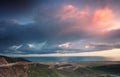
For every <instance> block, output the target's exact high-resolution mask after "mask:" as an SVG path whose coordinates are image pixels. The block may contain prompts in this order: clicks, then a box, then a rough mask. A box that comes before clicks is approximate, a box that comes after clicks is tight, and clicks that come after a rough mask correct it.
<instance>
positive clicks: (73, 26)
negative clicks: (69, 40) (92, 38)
mask: <svg viewBox="0 0 120 77" xmlns="http://www.w3.org/2000/svg"><path fill="white" fill-rule="evenodd" d="M58 17H60V21H65V22H68V23H70V24H69V25H68V26H67V27H66V29H65V31H62V32H79V31H83V32H85V33H86V32H87V33H88V34H101V33H102V32H103V31H106V30H108V29H111V28H114V27H116V26H118V25H116V23H117V22H115V21H114V20H115V13H114V12H113V10H112V9H111V8H109V7H105V8H99V9H94V11H91V8H89V7H85V8H83V9H79V8H77V7H75V6H73V5H71V4H68V5H64V6H62V7H61V9H60V10H59V13H58Z"/></svg>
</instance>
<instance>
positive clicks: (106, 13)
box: [0, 0, 120, 54]
mask: <svg viewBox="0 0 120 77" xmlns="http://www.w3.org/2000/svg"><path fill="white" fill-rule="evenodd" d="M13 1H14V0H13ZM3 3H4V4H6V2H3ZM7 3H9V2H7ZM15 3H17V2H15ZM21 3H22V4H23V3H25V4H26V3H27V1H26V2H21ZM108 3H109V4H108ZM11 4H14V2H12V3H10V4H9V6H11ZM17 4H20V3H17ZM35 4H36V5H35V6H34V2H33V4H32V2H30V4H29V5H24V6H28V7H27V8H29V9H28V10H30V9H31V10H30V11H28V10H27V9H26V8H25V9H26V11H27V14H28V15H29V16H26V18H27V17H28V19H29V17H30V19H32V21H29V22H30V23H27V24H22V23H20V22H19V19H22V21H24V22H27V20H26V18H24V17H23V16H25V15H26V13H23V14H24V15H19V16H20V18H16V17H15V16H14V14H17V15H18V13H17V11H15V13H13V14H12V13H11V10H13V9H14V8H11V7H9V8H7V7H5V8H3V9H5V10H6V9H9V10H10V12H8V13H9V14H10V16H8V18H7V17H6V16H4V15H3V16H0V17H4V19H2V18H0V20H1V21H0V53H5V54H6V53H13V54H20V53H21V54H29V53H39V54H42V53H73V52H86V51H87V52H88V51H97V50H99V51H101V50H110V49H114V48H119V47H120V42H119V41H120V40H119V39H120V36H119V34H120V27H119V26H120V23H119V22H118V21H119V14H118V13H119V11H118V10H117V11H118V13H116V11H115V10H116V7H118V6H116V7H112V6H113V5H115V4H116V3H112V2H111V1H110V2H109V1H107V0H105V1H98V2H97V1H95V3H93V0H90V1H88V2H87V1H83V0H81V1H79V0H75V2H74V1H72V0H70V1H64V0H62V1H60V2H59V1H52V0H50V1H48V0H45V1H38V3H36V2H35ZM37 4H39V5H37ZM80 4H81V5H80ZM30 5H32V8H33V9H32V8H31V7H30ZM95 5H96V7H95ZM101 5H104V6H101ZM1 6H3V5H1ZM14 6H16V8H15V10H16V9H17V10H19V9H21V11H23V12H24V10H25V9H23V8H19V6H20V5H14ZM0 10H1V9H0ZM28 12H30V13H32V14H30V13H28ZM0 15H2V14H0ZM7 15H8V14H7ZM11 16H12V17H15V19H11Z"/></svg>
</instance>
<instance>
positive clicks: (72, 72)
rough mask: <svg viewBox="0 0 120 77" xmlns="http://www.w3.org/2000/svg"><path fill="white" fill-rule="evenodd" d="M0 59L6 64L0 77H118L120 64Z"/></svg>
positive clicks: (119, 75)
mask: <svg viewBox="0 0 120 77" xmlns="http://www.w3.org/2000/svg"><path fill="white" fill-rule="evenodd" d="M0 58H2V59H3V58H4V60H5V59H6V61H7V62H8V63H5V64H1V65H0V77H120V73H119V71H120V62H76V63H71V62H29V61H27V60H25V59H22V58H18V59H17V58H10V57H5V56H1V57H0ZM6 61H5V62H6ZM14 62H15V63H14Z"/></svg>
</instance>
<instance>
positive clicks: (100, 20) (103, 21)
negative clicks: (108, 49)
mask: <svg viewBox="0 0 120 77" xmlns="http://www.w3.org/2000/svg"><path fill="white" fill-rule="evenodd" d="M114 18H115V14H114V13H113V11H112V9H110V8H108V7H106V8H103V9H97V10H95V12H94V13H93V18H92V21H93V23H94V24H96V25H97V26H96V27H97V28H98V29H109V28H111V27H113V26H115V23H114V22H113V20H114Z"/></svg>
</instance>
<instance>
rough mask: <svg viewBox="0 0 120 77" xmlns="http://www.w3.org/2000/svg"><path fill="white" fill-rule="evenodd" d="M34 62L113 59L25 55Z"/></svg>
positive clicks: (105, 59)
mask: <svg viewBox="0 0 120 77" xmlns="http://www.w3.org/2000/svg"><path fill="white" fill-rule="evenodd" d="M24 58H25V59H27V60H30V61H34V62H40V61H42V62H80V61H111V60H110V59H109V58H104V57H96V56H95V57H94V56H92V57H91V56H84V57H81V56H76V57H24Z"/></svg>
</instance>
